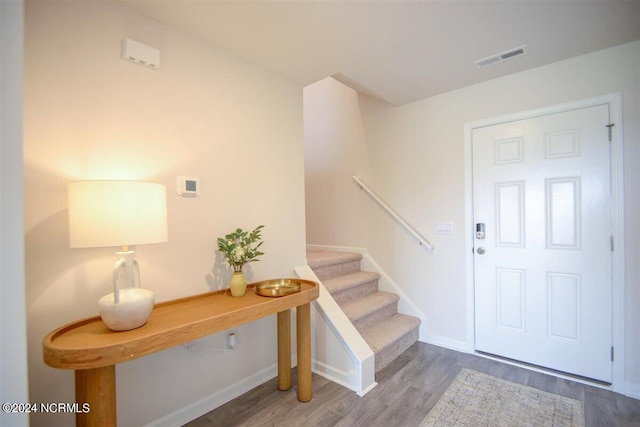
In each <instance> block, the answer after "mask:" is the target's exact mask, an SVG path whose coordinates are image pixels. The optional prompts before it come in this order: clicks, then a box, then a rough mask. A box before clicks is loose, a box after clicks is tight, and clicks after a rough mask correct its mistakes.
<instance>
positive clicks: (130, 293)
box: [98, 288, 155, 331]
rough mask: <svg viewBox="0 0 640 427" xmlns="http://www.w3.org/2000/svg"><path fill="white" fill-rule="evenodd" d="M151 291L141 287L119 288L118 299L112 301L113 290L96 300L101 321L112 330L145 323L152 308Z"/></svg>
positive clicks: (122, 329) (120, 329) (125, 328)
mask: <svg viewBox="0 0 640 427" xmlns="http://www.w3.org/2000/svg"><path fill="white" fill-rule="evenodd" d="M154 302H155V299H154V297H153V292H151V291H148V290H146V289H141V288H127V289H120V301H119V302H117V303H115V302H114V294H113V292H112V293H110V294H109V295H105V296H103V297H102V298H100V300H99V301H98V305H99V306H100V317H102V321H103V322H104V323H105V324H106V325H107V326H108V327H109V329H111V330H114V331H128V330H130V329H136V328H139V327H140V326H142V325H144V324H145V323H147V318H148V317H149V314H151V310H153V304H154Z"/></svg>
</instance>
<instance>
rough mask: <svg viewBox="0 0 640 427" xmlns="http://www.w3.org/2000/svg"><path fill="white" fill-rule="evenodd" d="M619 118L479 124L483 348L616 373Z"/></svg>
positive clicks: (603, 376) (587, 115) (593, 111)
mask: <svg viewBox="0 0 640 427" xmlns="http://www.w3.org/2000/svg"><path fill="white" fill-rule="evenodd" d="M608 123H609V109H608V105H600V106H595V107H588V108H582V109H577V110H572V111H567V112H563V113H558V114H553V115H546V116H541V117H536V118H531V119H526V120H519V121H514V122H510V123H505V124H500V125H494V126H487V127H484V128H479V129H474V130H473V133H472V144H473V198H474V222H475V223H484V224H485V235H484V238H483V239H478V238H476V240H475V248H476V251H475V255H474V267H475V313H476V318H475V327H476V349H477V350H479V351H483V352H487V353H491V354H496V355H499V356H503V357H508V358H511V359H515V360H520V361H523V362H527V363H532V364H535V365H540V366H544V367H548V368H551V369H555V370H559V371H563V372H567V373H571V374H576V375H580V376H584V377H588V378H594V379H597V380H600V381H605V382H610V381H611V360H610V351H611V350H610V349H611V251H610V244H609V239H610V235H611V207H610V160H609V158H610V157H609V156H610V153H609V143H608V139H607V128H606V125H607V124H608ZM480 247H482V248H484V253H483V254H480V253H479V252H478V250H477V249H478V248H480ZM480 252H483V251H480Z"/></svg>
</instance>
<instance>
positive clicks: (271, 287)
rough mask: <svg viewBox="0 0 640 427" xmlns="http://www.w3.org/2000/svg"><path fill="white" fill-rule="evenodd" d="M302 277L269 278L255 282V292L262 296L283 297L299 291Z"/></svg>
mask: <svg viewBox="0 0 640 427" xmlns="http://www.w3.org/2000/svg"><path fill="white" fill-rule="evenodd" d="M302 282H305V280H302V279H271V280H263V281H262V282H257V283H256V293H257V294H258V295H262V296H263V297H283V296H285V295H289V294H295V293H296V292H300V284H301V283H302Z"/></svg>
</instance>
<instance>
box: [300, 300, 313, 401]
mask: <svg viewBox="0 0 640 427" xmlns="http://www.w3.org/2000/svg"><path fill="white" fill-rule="evenodd" d="M296 326H297V328H296V334H297V335H296V336H297V346H298V400H299V401H300V402H308V401H310V400H311V305H310V304H309V303H306V304H302V305H299V306H298V307H296Z"/></svg>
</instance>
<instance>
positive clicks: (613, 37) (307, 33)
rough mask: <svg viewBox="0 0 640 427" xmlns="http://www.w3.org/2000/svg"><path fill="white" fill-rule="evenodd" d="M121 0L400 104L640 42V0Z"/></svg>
mask: <svg viewBox="0 0 640 427" xmlns="http://www.w3.org/2000/svg"><path fill="white" fill-rule="evenodd" d="M120 1H122V2H123V3H125V4H126V5H127V6H129V7H131V8H133V9H135V10H138V11H139V12H141V13H143V14H145V15H148V16H150V17H152V18H154V19H156V20H158V21H160V22H162V23H165V24H167V25H169V26H172V27H175V28H178V29H180V30H181V31H183V32H185V33H188V34H191V35H193V36H195V37H197V38H200V39H202V40H204V41H206V42H208V43H211V44H213V45H216V46H218V47H221V48H223V49H225V50H227V51H230V52H232V53H234V54H236V55H238V56H240V57H242V58H245V59H246V60H248V61H250V62H253V63H255V64H257V65H260V66H262V67H265V68H267V69H269V70H271V71H272V72H273V73H276V74H278V75H281V76H283V77H285V78H287V79H289V80H292V81H294V82H296V83H298V84H300V85H303V86H306V85H309V84H311V83H314V82H316V81H318V80H321V79H323V78H325V77H327V76H333V77H335V78H336V79H337V80H340V81H342V82H343V83H345V84H347V85H349V86H351V87H353V88H354V89H356V90H358V91H359V92H362V93H366V94H368V95H371V96H375V97H377V98H380V99H383V100H385V101H388V102H390V103H393V104H398V105H400V104H405V103H408V102H412V101H415V100H418V99H422V98H426V97H429V96H433V95H436V94H439V93H444V92H448V91H451V90H454V89H458V88H461V87H465V86H469V85H472V84H475V83H479V82H482V81H486V80H490V79H494V78H497V77H501V76H504V75H508V74H512V73H516V72H519V71H523V70H526V69H530V68H534V67H538V66H541V65H544V64H548V63H551V62H556V61H560V60H563V59H566V58H570V57H574V56H578V55H582V54H585V53H589V52H593V51H596V50H600V49H604V48H607V47H611V46H615V45H619V44H623V43H627V42H630V41H634V40H638V39H640V0H634V1H622V0H604V1H596V0H561V1H551V0H510V1H484V0H476V1H455V0H449V1H446V0H441V1H400V0H388V1H366V0H365V1H363V0H360V1H358V0H353V1H282V2H279V1H253V2H245V1H215V0H208V1H207V0H169V1H166V0H153V1H151V0H120ZM521 45H527V48H528V51H529V54H528V55H526V56H521V57H518V58H514V59H512V60H509V61H504V62H500V63H498V64H495V65H492V66H489V67H486V68H483V69H478V68H477V67H476V66H475V64H474V61H476V60H478V59H482V58H485V57H487V56H490V55H493V54H496V53H500V52H503V51H505V50H509V49H512V48H516V47H519V46H521Z"/></svg>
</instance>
